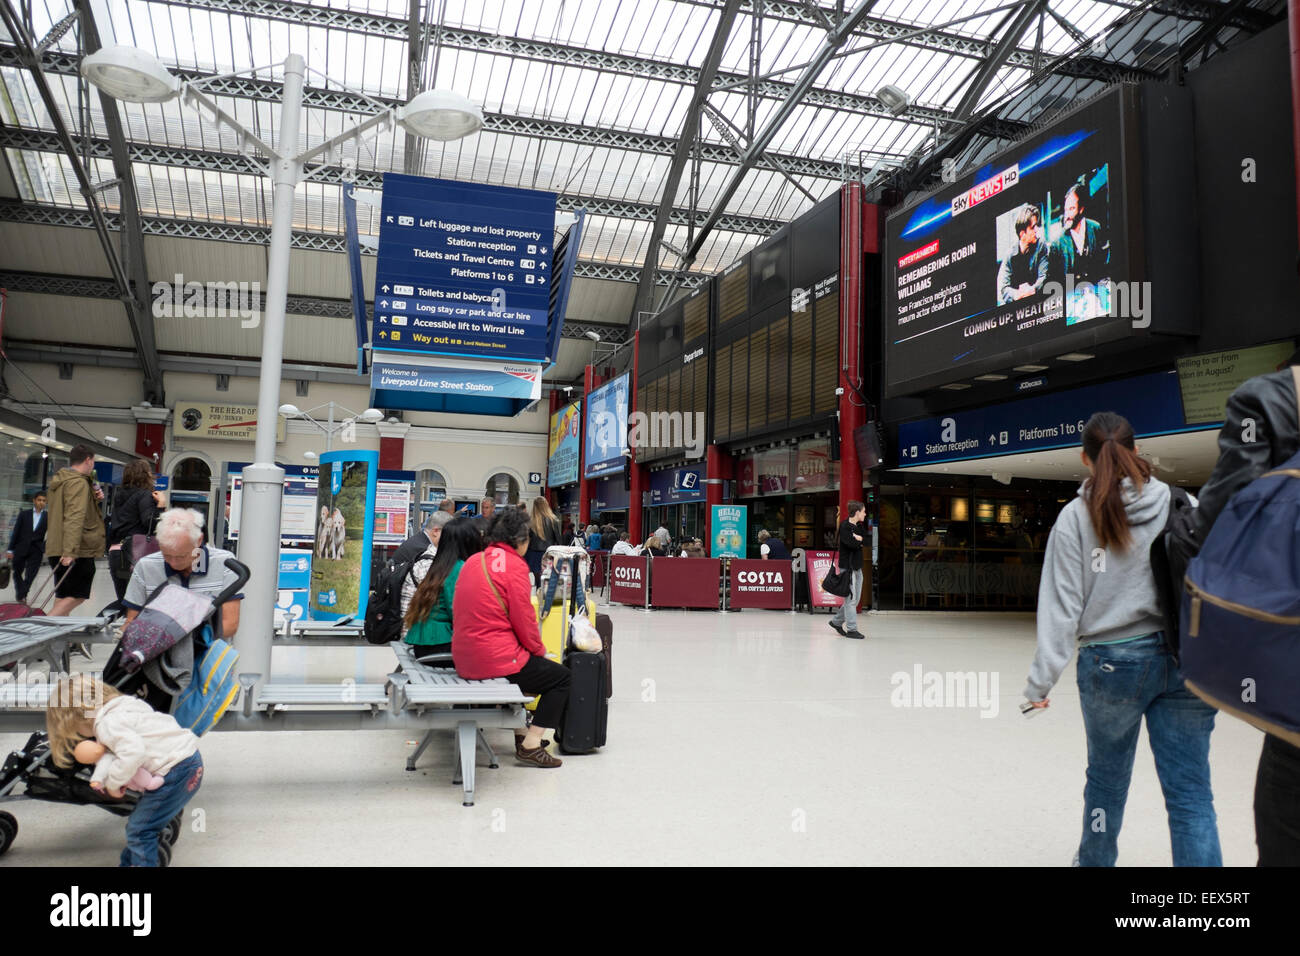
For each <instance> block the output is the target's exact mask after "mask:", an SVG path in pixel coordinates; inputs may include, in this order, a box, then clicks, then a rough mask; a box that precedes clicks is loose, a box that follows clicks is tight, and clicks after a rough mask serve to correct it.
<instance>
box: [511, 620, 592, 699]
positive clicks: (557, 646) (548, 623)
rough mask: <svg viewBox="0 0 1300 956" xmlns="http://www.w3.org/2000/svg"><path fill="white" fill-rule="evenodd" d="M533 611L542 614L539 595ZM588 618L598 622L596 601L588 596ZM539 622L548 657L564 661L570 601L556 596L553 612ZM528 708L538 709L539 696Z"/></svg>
mask: <svg viewBox="0 0 1300 956" xmlns="http://www.w3.org/2000/svg"><path fill="white" fill-rule="evenodd" d="M533 611H534V612H535V613H537V614H539V615H540V613H541V611H540V610H539V609H538V599H537V595H536V594H534V595H533ZM587 618H588V619H589V620H590V621H591V623H592V626H593V627H594V626H595V624H596V602H595V601H594V600H593V599H591V598H587ZM538 624H539V626H540V628H541V632H542V643H543V644H544V645H546V657H547V659H548V660H552V661H555V662H556V663H563V662H564V661H563V659H564V641H565V636H566V635H567V634H568V633H569V601H568V600H567V599H566V600H564V601H561V600H560V598H559V597H556V599H555V603H554V604H553V605H552V606H551V613H550V614H548V615H546V617H543V618H539V621H538ZM526 706H527V708H528V710H536V709H537V698H536V697H534V698H533V699H532V701H531V702H530V703H528V704H527V705H526Z"/></svg>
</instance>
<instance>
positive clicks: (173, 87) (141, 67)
mask: <svg viewBox="0 0 1300 956" xmlns="http://www.w3.org/2000/svg"><path fill="white" fill-rule="evenodd" d="M81 75H82V76H84V77H85V78H86V79H87V80H89V81H90V82H91V83H93V84H94V85H95V86H96V87H98V88H99V89H100V90H102V91H103V92H105V93H107V94H108V95H109V96H111V97H114V98H115V99H119V100H125V101H126V102H128V103H165V102H167V101H168V100H170V99H171V98H172V97H174V96H175V95H176V94H177V93H179V92H180V89H181V81H180V79H179V78H177V77H176V76H174V75H173V74H172V73H171V72H170V71H169V70H168V69H167V68H166V67H165V66H163V65H162V63H160V62H159V60H158V58H157V57H156V56H154V55H153V54H151V53H146V52H145V51H144V50H138V49H136V48H135V47H132V46H106V47H104V48H103V49H101V50H96V51H95V52H94V53H92V54H90V56H88V57H85V58H84V59H83V60H82V61H81Z"/></svg>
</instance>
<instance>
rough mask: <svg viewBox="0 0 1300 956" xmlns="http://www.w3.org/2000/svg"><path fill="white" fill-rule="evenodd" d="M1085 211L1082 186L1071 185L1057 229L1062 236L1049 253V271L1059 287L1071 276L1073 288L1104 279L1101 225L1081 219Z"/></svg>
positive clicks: (1105, 253)
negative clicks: (1062, 231) (1060, 227)
mask: <svg viewBox="0 0 1300 956" xmlns="http://www.w3.org/2000/svg"><path fill="white" fill-rule="evenodd" d="M1087 208H1088V197H1087V196H1085V195H1084V186H1083V184H1082V183H1075V184H1074V185H1073V186H1071V187H1070V188H1069V190H1068V191H1067V192H1066V194H1065V203H1064V206H1063V208H1062V210H1061V225H1062V227H1063V228H1064V229H1065V232H1064V233H1063V234H1062V235H1061V238H1060V239H1058V240H1056V245H1055V247H1054V248H1053V249H1052V258H1053V260H1054V262H1053V268H1052V270H1051V271H1052V272H1053V273H1055V275H1054V279H1055V281H1057V282H1060V283H1062V285H1064V284H1065V277H1066V276H1067V275H1072V276H1074V285H1075V286H1076V287H1077V286H1078V285H1080V284H1081V283H1084V282H1092V283H1096V282H1097V281H1098V280H1100V279H1103V278H1105V277H1106V265H1107V262H1106V259H1107V251H1106V249H1105V248H1104V246H1103V245H1102V237H1101V223H1099V222H1098V221H1097V220H1095V219H1089V218H1088V217H1087V216H1086V215H1085V212H1086V211H1087Z"/></svg>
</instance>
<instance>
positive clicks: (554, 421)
mask: <svg viewBox="0 0 1300 956" xmlns="http://www.w3.org/2000/svg"><path fill="white" fill-rule="evenodd" d="M581 424H582V402H574V403H573V404H571V405H566V406H564V407H563V408H561V409H560V410H559V411H557V412H556V413H555V414H554V415H552V416H551V434H550V438H549V440H548V442H547V453H546V487H548V488H556V487H559V486H560V485H569V484H572V483H573V482H575V481H577V480H578V453H579V451H581V443H580V441H579V435H578V431H579V428H580V427H581Z"/></svg>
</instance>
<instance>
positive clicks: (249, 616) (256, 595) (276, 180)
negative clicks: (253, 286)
mask: <svg viewBox="0 0 1300 956" xmlns="http://www.w3.org/2000/svg"><path fill="white" fill-rule="evenodd" d="M305 73H306V63H305V61H304V60H303V58H302V57H301V56H300V55H298V54H297V53H290V54H289V55H288V57H286V58H285V61H284V102H283V105H282V107H281V111H280V140H279V151H278V152H279V156H278V157H277V158H275V159H274V160H273V161H272V164H271V189H272V210H273V212H272V218H271V247H270V254H269V257H268V262H267V270H266V312H265V315H264V316H263V324H262V374H261V379H260V382H259V385H258V391H257V422H258V428H257V443H256V446H255V451H254V455H253V457H254V462H253V464H251V465H249V466H248V467H246V468H245V469H244V475H243V483H244V489H243V495H242V500H241V505H240V507H241V515H240V527H241V530H242V531H243V532H244V533H243V534H242V535H240V549H239V552H240V553H239V557H240V560H241V561H243V562H244V563H245V564H247V565H248V567H249V568H250V569H251V570H252V572H253V576H252V578H251V579H249V582H248V584H247V585H246V586H245V588H244V611H243V613H242V614H241V616H240V627H239V632H238V634H237V635H236V639H235V646H236V648H237V649H238V651H239V655H240V660H239V670H240V671H241V672H243V673H256V674H261V675H262V678H261V680H259V681H258V682H257V684H256V685H255V686H254V688H253V689H252V690H251V691H250V692H251V693H252V694H253V695H254V699H256V694H257V693H258V692H260V690H261V685H262V684H263V683H264V682H265V681H266V680H267V679H269V677H270V675H271V638H272V634H273V631H274V618H275V600H276V596H277V595H276V590H277V585H278V574H277V571H278V569H279V566H280V500H281V498H282V496H283V493H284V469H283V468H281V467H279V466H278V465H276V464H275V437H276V424H277V421H278V418H277V416H278V415H279V408H280V384H281V383H280V378H281V366H282V363H283V359H284V307H285V299H286V296H287V294H288V289H289V249H290V239H291V236H292V229H293V199H294V192H295V190H296V189H297V186H298V179H299V174H300V172H301V168H300V166H299V163H298V161H297V159H296V158H295V157H296V156H297V153H298V124H299V120H300V118H301V115H302V88H303V78H304V75H305Z"/></svg>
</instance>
